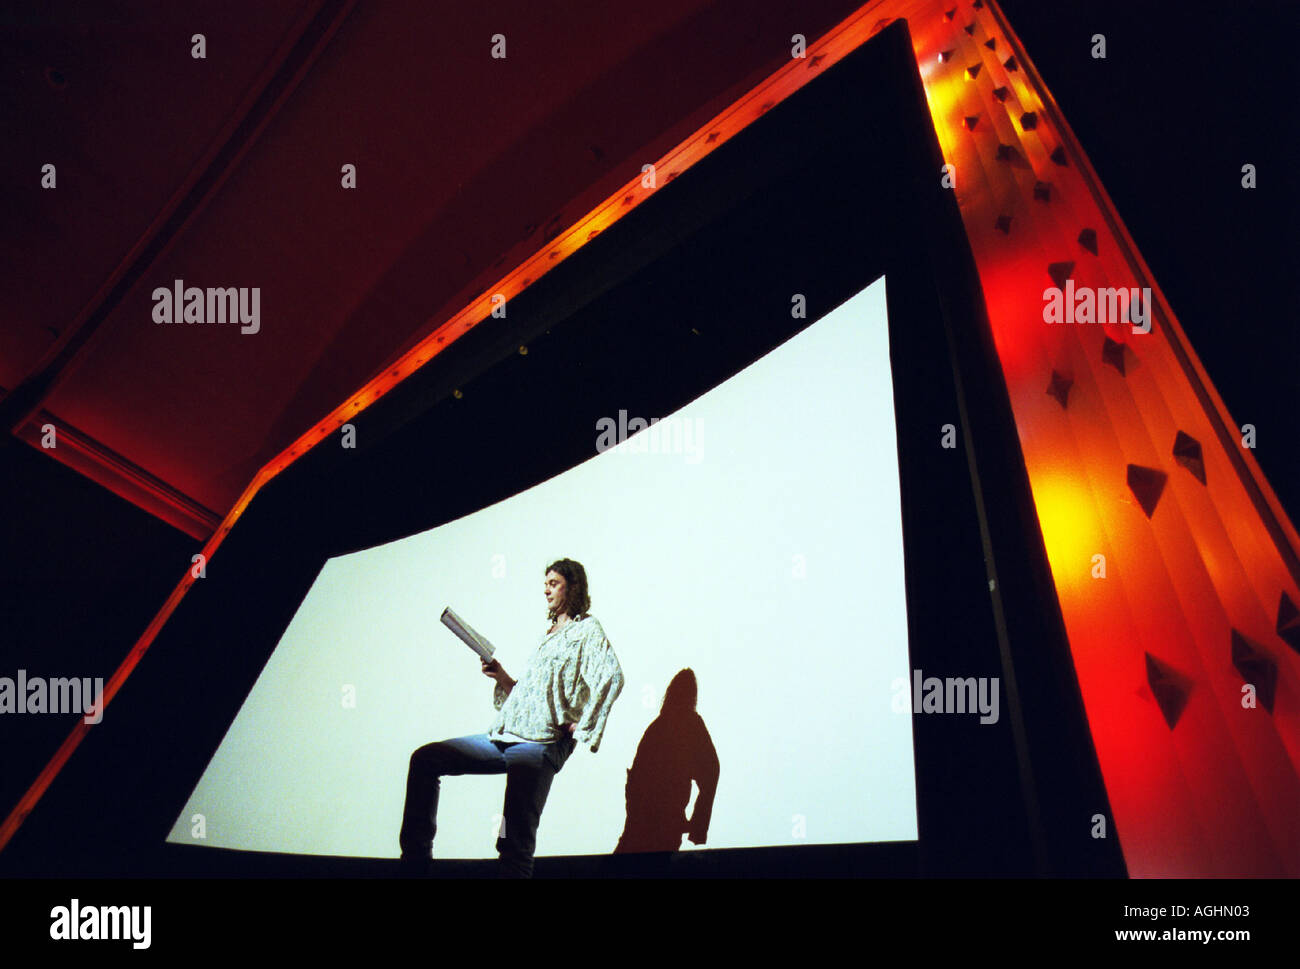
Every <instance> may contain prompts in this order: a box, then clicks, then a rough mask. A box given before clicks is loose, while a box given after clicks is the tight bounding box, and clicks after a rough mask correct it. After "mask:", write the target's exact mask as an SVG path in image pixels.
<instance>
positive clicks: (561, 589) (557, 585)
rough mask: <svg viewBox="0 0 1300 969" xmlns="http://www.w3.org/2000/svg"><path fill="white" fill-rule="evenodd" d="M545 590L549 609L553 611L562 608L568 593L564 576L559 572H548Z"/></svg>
mask: <svg viewBox="0 0 1300 969" xmlns="http://www.w3.org/2000/svg"><path fill="white" fill-rule="evenodd" d="M545 588H546V606H547V608H549V609H551V610H555V609H558V608H560V607H561V606H562V605H563V604H564V597H565V595H566V594H567V592H568V586H567V584H566V583H565V581H564V576H562V575H560V573H558V572H547V573H546V585H545Z"/></svg>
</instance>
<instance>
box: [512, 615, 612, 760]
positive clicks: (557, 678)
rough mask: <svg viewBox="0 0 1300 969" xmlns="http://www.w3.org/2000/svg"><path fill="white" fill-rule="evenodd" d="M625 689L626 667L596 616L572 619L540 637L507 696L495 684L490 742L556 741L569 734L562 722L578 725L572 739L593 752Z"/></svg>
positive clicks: (597, 746) (597, 747)
mask: <svg viewBox="0 0 1300 969" xmlns="http://www.w3.org/2000/svg"><path fill="white" fill-rule="evenodd" d="M622 690H623V668H622V667H621V666H619V663H618V657H617V656H615V655H614V648H613V647H612V646H610V644H609V640H608V639H606V638H605V630H604V629H602V628H601V625H600V623H599V622H597V621H596V617H595V616H590V615H589V616H587V617H586V618H584V619H573V620H570V621H569V622H567V623H565V624H564V625H563V626H561V627H560V628H559V629H558V630H556V631H555V632H553V633H549V634H548V635H546V636H543V637H542V641H541V643H540V644H539V645H538V647H537V651H536V652H535V653H533V656H532V659H531V660H530V662H529V663H528V668H527V669H526V670H525V671H524V675H523V676H521V677H520V678H519V681H518V682H517V683H516V684H515V686H514V688H513V689H512V690H511V691H510V693H509V694H508V695H507V693H506V688H505V687H504V686H502V685H501V684H500V683H498V684H497V685H496V688H495V689H494V690H493V691H492V705H493V706H494V707H496V709H497V716H496V719H495V720H493V721H492V726H491V727H490V728H488V738H489V739H491V740H505V741H510V742H514V741H518V740H526V741H531V742H533V743H554V742H555V741H557V740H560V739H562V738H563V737H564V736H565V731H563V730H562V729H561V726H560V725H561V724H564V723H576V724H577V725H578V726H577V729H576V730H574V732H573V737H574V739H575V740H580V741H582V742H583V743H585V744H587V745H588V746H589V747H590V748H591V752H592V753H593V754H594V753H595V752H596V751H597V750H598V749H599V747H600V738H601V737H602V736H603V735H604V733H605V720H606V718H607V717H608V716H609V711H610V708H611V707H613V705H614V701H615V700H617V699H618V695H619V693H620V692H622Z"/></svg>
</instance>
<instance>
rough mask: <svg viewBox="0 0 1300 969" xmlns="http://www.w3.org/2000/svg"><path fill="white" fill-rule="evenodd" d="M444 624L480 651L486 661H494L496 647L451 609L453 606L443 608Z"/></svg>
mask: <svg viewBox="0 0 1300 969" xmlns="http://www.w3.org/2000/svg"><path fill="white" fill-rule="evenodd" d="M442 624H443V625H444V626H446V627H447V628H448V629H450V630H451V631H452V632H454V633H455V634H456V635H457V636H458V637H459V638H460V640H461V642H463V643H464V644H465V645H466V646H468V647H469V648H470V649H472V650H474V652H476V653H478V654H479V656H480V657H481V658H482V659H483V660H484V661H485V662H488V663H490V662H492V654H493V653H495V652H496V647H495V646H493V645H492V644H491V643H489V642H488V641H487V640H486V639H484V638H483V637H482V636H480V635H479V634H478V633H476V632H475V631H474V630H473V629H471V628H470V627H469V625H468V624H467V623H466V622H465V621H464V620H463V619H461V618H460V616H458V615H456V614H455V613H454V612H452V611H451V607H448V608H446V609H444V610H442Z"/></svg>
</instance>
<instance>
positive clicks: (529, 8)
mask: <svg viewBox="0 0 1300 969" xmlns="http://www.w3.org/2000/svg"><path fill="white" fill-rule="evenodd" d="M859 5H860V0H857V2H854V0H802V2H800V3H799V4H797V5H796V4H789V5H786V6H785V8H784V9H781V8H780V6H779V5H769V6H776V7H777V9H756V8H755V7H754V6H753V5H752V4H749V3H744V2H739V0H722V2H717V3H712V4H708V3H703V2H700V0H666V2H661V3H659V4H656V5H654V6H651V7H644V6H641V5H632V4H630V3H629V4H623V5H612V4H610V3H608V2H596V0H568V2H565V3H563V4H560V3H555V4H543V3H537V2H504V3H493V4H490V5H480V4H470V3H465V4H455V5H450V4H448V5H442V4H428V3H418V2H410V3H384V4H355V5H353V4H351V3H348V2H337V0H335V2H315V0H313V2H288V0H280V2H263V0H259V2H257V3H235V4H232V3H230V2H222V3H215V2H202V3H187V4H185V5H183V9H182V5H176V4H171V3H165V2H158V3H147V2H123V3H117V4H99V5H98V7H99V12H96V13H95V14H93V15H84V14H80V13H78V12H77V7H78V6H79V5H77V4H72V3H66V2H64V3H44V4H41V5H39V7H37V6H36V5H32V11H33V12H30V13H24V12H22V11H21V10H19V11H14V10H12V9H10V10H7V11H6V12H5V13H4V14H0V24H3V30H2V31H0V55H3V56H2V57H0V61H2V62H3V65H4V66H3V67H2V68H0V70H3V71H4V72H5V74H6V75H7V76H6V77H5V81H6V83H5V85H4V88H3V90H4V92H5V93H4V94H3V97H4V101H3V102H2V103H3V106H4V112H5V115H6V116H7V117H8V119H9V124H8V126H7V127H8V128H9V132H8V133H9V136H10V137H9V141H10V147H11V150H10V151H8V152H6V153H5V154H4V155H3V158H0V166H3V168H0V172H3V188H2V189H0V191H3V192H4V193H5V196H6V199H5V202H6V205H5V207H6V210H7V211H8V212H9V213H10V217H9V220H8V222H7V232H6V242H7V249H8V252H7V256H8V258H6V259H5V260H4V263H3V268H0V272H2V273H4V274H5V277H6V278H5V279H4V291H5V293H6V295H7V299H6V300H5V314H4V326H3V328H0V385H3V387H4V388H6V390H7V391H9V392H10V394H9V396H8V398H7V399H6V400H5V401H3V402H0V408H3V407H4V405H5V404H8V405H9V406H8V409H7V410H4V411H3V413H4V416H5V418H6V420H7V423H8V425H9V429H10V430H11V431H13V432H14V433H18V434H20V436H23V437H24V438H26V439H27V440H29V441H35V440H36V432H35V428H37V427H39V426H40V424H42V423H44V422H46V421H51V422H53V423H55V424H56V426H60V427H66V428H67V430H68V434H69V436H70V437H77V436H79V437H80V438H82V439H84V441H83V444H84V446H82V447H80V449H79V450H78V452H77V454H75V455H74V454H73V453H72V452H71V451H70V450H69V449H68V448H63V449H55V450H54V451H51V452H50V453H51V455H52V456H54V457H58V458H61V459H63V460H65V461H66V462H67V463H70V464H72V465H73V466H74V467H77V468H78V469H79V470H81V471H83V472H84V473H87V474H89V475H91V476H92V477H95V478H96V480H99V481H101V482H102V483H104V484H106V485H107V486H109V487H113V488H114V490H117V491H119V493H122V494H124V495H126V496H127V497H130V498H131V499H132V500H135V501H137V502H138V503H140V504H141V505H143V506H144V507H147V508H149V509H150V510H151V511H154V512H155V513H157V514H160V515H161V516H162V517H169V516H168V511H169V509H168V507H167V506H168V504H169V502H168V501H166V500H163V501H160V499H159V495H168V494H170V495H171V500H170V504H171V505H175V504H176V503H177V502H180V503H182V504H184V503H186V502H189V503H192V504H193V505H194V506H201V508H200V509H199V510H200V511H202V509H206V510H207V511H208V512H211V513H213V515H212V516H204V515H202V514H200V515H198V516H195V515H190V516H189V518H188V520H187V522H185V521H181V519H179V518H177V517H176V516H175V515H172V516H171V517H170V518H169V520H173V521H174V522H177V523H178V524H181V525H182V527H187V528H188V530H190V531H192V532H196V533H199V532H202V531H203V525H202V522H203V520H204V518H205V517H207V520H208V521H209V522H211V521H213V520H214V519H215V518H217V517H220V515H221V514H222V513H224V512H225V511H226V510H227V509H228V508H229V507H230V506H231V505H232V504H233V503H234V502H235V500H236V499H237V498H238V496H239V494H240V493H241V491H242V490H243V488H244V486H245V485H246V484H247V483H248V481H249V480H250V478H251V477H252V476H253V474H254V473H255V472H256V471H257V470H258V469H259V468H260V467H261V466H262V465H263V464H265V463H266V462H267V461H268V460H270V459H271V458H272V457H274V456H275V455H276V454H278V453H279V452H280V451H281V450H283V449H284V448H285V447H287V446H288V445H289V444H290V443H291V442H292V441H293V440H294V439H295V438H296V437H297V436H298V435H300V434H302V433H303V432H304V431H305V430H306V429H307V428H309V427H310V426H311V425H313V424H314V423H315V422H316V421H317V420H319V419H320V418H321V417H322V416H323V415H325V414H326V413H328V412H329V411H330V410H331V409H332V408H334V407H335V406H336V405H338V404H339V403H340V402H341V401H342V400H343V399H344V398H346V397H347V396H348V394H349V393H351V392H352V391H354V390H355V389H356V388H357V387H359V386H360V385H361V384H362V383H364V382H365V381H366V380H367V379H368V378H369V377H370V376H372V375H373V374H374V373H375V371H377V370H378V369H380V368H381V367H383V365H384V363H385V362H386V361H387V360H389V359H390V358H392V357H393V356H394V355H395V354H396V353H397V352H398V351H399V350H401V349H402V348H404V347H406V346H409V345H411V344H412V343H413V342H415V341H416V340H417V339H418V338H419V337H420V336H422V335H423V334H425V333H427V332H428V331H429V330H430V329H432V328H433V327H434V326H436V325H437V324H438V323H441V322H442V321H443V320H444V319H445V318H446V317H448V316H450V315H451V313H453V312H454V311H456V310H458V309H460V307H461V306H462V305H464V303H466V302H467V301H468V299H469V297H470V295H471V294H472V293H474V292H476V291H477V290H479V289H481V288H482V287H484V286H486V285H488V284H489V283H491V282H493V281H494V279H495V278H496V277H498V276H500V275H502V274H503V272H504V271H505V270H507V269H509V268H511V265H512V264H513V263H514V262H517V261H519V260H520V259H522V258H523V257H524V256H526V255H528V254H530V253H531V252H532V251H534V250H535V249H537V248H538V247H539V246H541V245H542V244H543V242H544V240H545V238H546V236H547V235H548V234H550V233H551V232H553V231H556V230H558V229H561V228H564V227H565V226H566V225H567V224H568V223H569V222H571V221H573V220H574V219H576V218H577V217H578V216H580V215H582V214H583V213H584V212H585V211H586V209H587V208H589V207H590V206H591V205H592V204H594V202H596V201H597V200H599V199H600V198H602V197H603V196H604V195H606V194H608V193H609V192H610V191H612V190H613V189H614V188H615V187H616V186H617V185H619V184H621V183H623V182H625V181H626V180H627V179H628V178H630V177H631V176H632V175H634V174H635V173H636V172H637V171H639V169H640V166H641V164H642V162H643V161H647V160H650V159H652V158H655V157H658V156H659V155H660V154H662V153H663V152H664V151H665V150H666V149H667V148H668V147H670V146H671V145H673V144H675V143H676V142H678V141H680V140H681V139H682V138H683V137H684V136H685V135H686V134H687V133H689V132H690V131H691V130H692V129H693V128H694V127H695V126H697V125H699V124H700V123H702V122H703V121H704V120H705V119H707V118H708V117H710V116H712V115H713V114H715V113H716V112H717V111H718V110H720V109H721V108H722V107H723V106H725V105H726V104H727V103H729V102H730V101H731V100H734V98H735V97H737V96H738V95H739V94H740V93H741V92H743V91H744V90H747V89H748V88H749V87H751V86H752V85H753V84H754V83H756V82H757V80H759V79H760V78H762V77H764V76H766V75H767V74H769V73H771V72H772V71H773V70H775V69H776V68H777V67H779V66H780V65H781V64H782V63H783V62H784V61H785V60H786V59H787V58H788V57H789V56H790V46H791V36H792V35H793V34H795V33H802V34H804V35H805V36H807V37H808V38H809V39H810V40H811V39H812V38H815V37H817V36H818V35H820V34H821V33H823V32H825V31H826V30H827V29H828V28H829V27H831V26H832V25H834V24H835V23H836V22H838V21H839V20H840V19H842V18H843V17H845V16H847V15H848V14H850V13H851V12H852V11H853V10H854V9H856V8H857V7H858V6H859ZM36 11H39V12H36ZM195 33H203V34H204V35H205V36H206V41H207V57H206V59H203V60H196V59H194V58H192V57H191V53H190V47H191V41H190V38H191V36H192V35H193V34H195ZM498 33H499V34H504V35H505V38H506V51H507V56H506V58H505V59H504V60H499V59H493V58H492V57H491V56H490V47H491V44H492V37H493V35H494V34H498ZM51 70H52V71H55V72H58V75H61V77H62V82H63V83H62V85H60V77H59V76H57V75H56V76H55V77H54V78H53V79H51V78H50V77H49V76H48V74H49V71H51ZM47 162H48V163H53V164H55V165H56V166H57V171H58V185H57V188H56V189H54V190H44V189H42V188H41V187H40V184H39V179H40V168H41V166H42V165H43V164H45V163H47ZM347 163H350V164H354V165H356V166H357V187H356V189H355V190H345V189H344V188H342V187H341V185H340V178H341V176H340V168H341V166H342V165H344V164H347ZM176 211H179V212H180V213H182V214H186V213H188V217H186V218H184V219H183V220H182V219H180V218H179V217H176V216H174V214H173V213H174V212H176ZM175 279H183V280H184V281H185V283H186V285H187V286H191V285H192V286H199V287H209V286H223V287H225V286H233V287H248V288H252V287H258V288H260V290H261V332H259V333H257V334H247V335H245V334H241V333H240V332H239V330H238V328H235V327H217V326H213V325H206V326H187V325H185V324H175V325H171V326H166V325H156V324H155V323H154V322H153V321H152V315H151V314H152V310H153V305H154V304H153V302H152V299H151V293H152V291H153V289H154V288H155V287H158V286H168V287H170V286H171V285H172V282H173V281H174V280H175ZM120 280H125V281H126V283H125V284H123V285H120V286H118V288H117V289H114V288H113V284H114V283H115V282H118V281H120ZM15 391H20V392H15ZM74 432H75V433H74ZM123 468H128V469H130V473H131V474H132V475H133V476H134V480H136V482H137V484H138V483H139V481H140V480H143V479H149V485H150V487H149V488H146V489H143V490H142V489H140V488H137V487H127V486H125V485H123V484H122V481H123V480H125V479H124V478H123V471H122V469H123ZM173 510H174V509H173Z"/></svg>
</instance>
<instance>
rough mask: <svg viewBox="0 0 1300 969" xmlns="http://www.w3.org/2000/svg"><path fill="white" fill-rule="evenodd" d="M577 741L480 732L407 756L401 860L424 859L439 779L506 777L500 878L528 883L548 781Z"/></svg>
mask: <svg viewBox="0 0 1300 969" xmlns="http://www.w3.org/2000/svg"><path fill="white" fill-rule="evenodd" d="M575 746H577V741H575V740H574V739H573V738H572V737H564V738H563V739H561V740H557V741H555V742H554V743H550V744H536V743H508V742H506V741H504V740H488V736H487V734H485V733H480V734H471V735H469V736H467V737H456V738H455V739H453V740H443V741H439V742H438V743H433V744H425V745H424V746H423V747H421V748H420V749H418V750H417V751H415V753H413V754H411V766H410V770H409V771H408V773H407V775H406V808H405V810H404V812H403V815H402V832H401V835H400V836H399V840H400V842H401V846H402V860H403V861H404V862H408V863H409V862H410V861H411V860H413V859H419V860H421V861H424V860H427V859H428V858H429V852H430V849H431V847H432V845H433V836H434V834H435V833H436V832H437V830H438V789H439V786H440V782H439V779H440V778H441V777H444V776H447V775H456V774H505V775H506V800H505V807H504V808H503V809H502V811H501V814H502V817H503V818H504V820H505V834H504V836H503V837H499V838H497V852H498V854H499V855H500V857H501V865H502V869H503V874H508V875H515V876H519V877H523V878H531V877H532V874H533V850H534V848H535V847H536V845H537V825H538V823H539V822H540V821H541V818H542V808H543V807H544V806H545V805H546V796H547V795H548V794H549V793H550V792H551V781H552V780H553V779H554V778H555V775H556V774H558V773H559V772H560V768H561V767H563V766H564V762H565V761H566V760H568V759H569V754H571V753H573V748H574V747H575Z"/></svg>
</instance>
